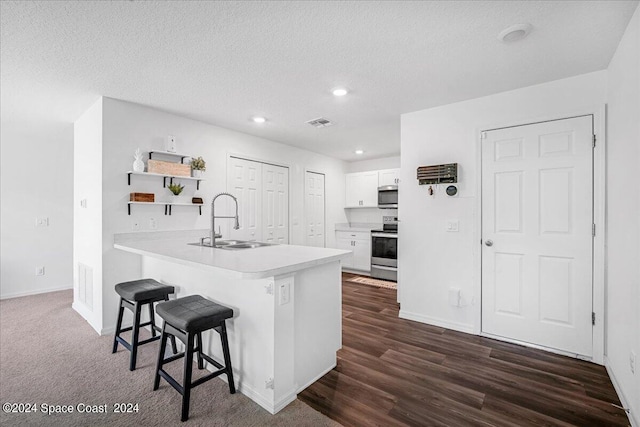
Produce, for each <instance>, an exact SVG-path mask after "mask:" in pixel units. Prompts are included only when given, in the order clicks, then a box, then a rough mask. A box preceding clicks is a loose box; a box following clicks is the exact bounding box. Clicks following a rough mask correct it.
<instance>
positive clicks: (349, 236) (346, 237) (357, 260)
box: [336, 231, 371, 272]
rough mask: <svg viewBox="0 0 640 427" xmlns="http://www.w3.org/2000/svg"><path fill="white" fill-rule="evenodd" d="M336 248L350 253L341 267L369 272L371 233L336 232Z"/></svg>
mask: <svg viewBox="0 0 640 427" xmlns="http://www.w3.org/2000/svg"><path fill="white" fill-rule="evenodd" d="M336 247H337V248H338V249H344V250H345V251H352V252H353V256H352V257H351V258H348V259H345V260H344V261H343V262H342V266H343V267H344V268H347V269H353V270H360V271H366V272H369V271H371V233H369V232H366V231H336Z"/></svg>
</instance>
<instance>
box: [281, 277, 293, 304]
mask: <svg viewBox="0 0 640 427" xmlns="http://www.w3.org/2000/svg"><path fill="white" fill-rule="evenodd" d="M278 295H279V296H280V301H279V302H280V305H285V304H289V300H290V299H291V295H290V283H289V282H287V283H280V285H279V288H278Z"/></svg>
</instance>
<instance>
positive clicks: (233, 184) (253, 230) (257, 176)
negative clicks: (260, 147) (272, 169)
mask: <svg viewBox="0 0 640 427" xmlns="http://www.w3.org/2000/svg"><path fill="white" fill-rule="evenodd" d="M265 166H266V165H265ZM262 168H263V164H262V163H259V162H253V161H250V160H245V159H238V158H236V157H230V158H229V164H228V167H227V191H228V192H229V193H231V194H233V195H234V196H236V197H237V198H238V214H239V217H240V229H239V230H234V229H233V220H232V219H217V220H216V224H222V222H224V223H225V224H226V225H227V226H228V228H229V234H228V235H225V234H224V233H223V238H225V239H227V238H231V239H236V240H261V239H262V218H263V212H262ZM226 199H227V200H226V201H225V202H226V206H227V207H226V209H225V210H224V212H225V213H224V214H219V213H218V203H216V215H233V213H234V212H233V202H232V201H231V199H230V198H228V197H227V198H226ZM220 205H222V204H220ZM220 211H221V212H222V209H221V210H220ZM222 228H223V229H224V228H225V227H224V226H223V227H222Z"/></svg>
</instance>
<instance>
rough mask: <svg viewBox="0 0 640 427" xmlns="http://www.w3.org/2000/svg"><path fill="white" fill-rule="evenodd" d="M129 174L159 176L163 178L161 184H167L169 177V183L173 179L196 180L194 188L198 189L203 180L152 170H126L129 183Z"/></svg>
mask: <svg viewBox="0 0 640 427" xmlns="http://www.w3.org/2000/svg"><path fill="white" fill-rule="evenodd" d="M131 175H144V176H159V177H162V178H163V182H162V186H163V187H166V186H167V178H169V184H172V183H173V179H174V178H175V179H186V180H189V181H196V190H199V189H200V181H204V179H202V178H194V177H192V176H179V175H165V174H161V173H152V172H134V171H128V172H127V184H128V185H131Z"/></svg>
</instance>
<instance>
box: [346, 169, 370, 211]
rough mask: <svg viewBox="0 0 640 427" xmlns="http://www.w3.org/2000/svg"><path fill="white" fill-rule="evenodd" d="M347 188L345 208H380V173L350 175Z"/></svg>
mask: <svg viewBox="0 0 640 427" xmlns="http://www.w3.org/2000/svg"><path fill="white" fill-rule="evenodd" d="M345 187H346V188H345V192H346V200H345V207H347V208H365V207H369V208H371V207H377V206H378V171H370V172H358V173H348V174H347V175H346V182H345Z"/></svg>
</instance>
